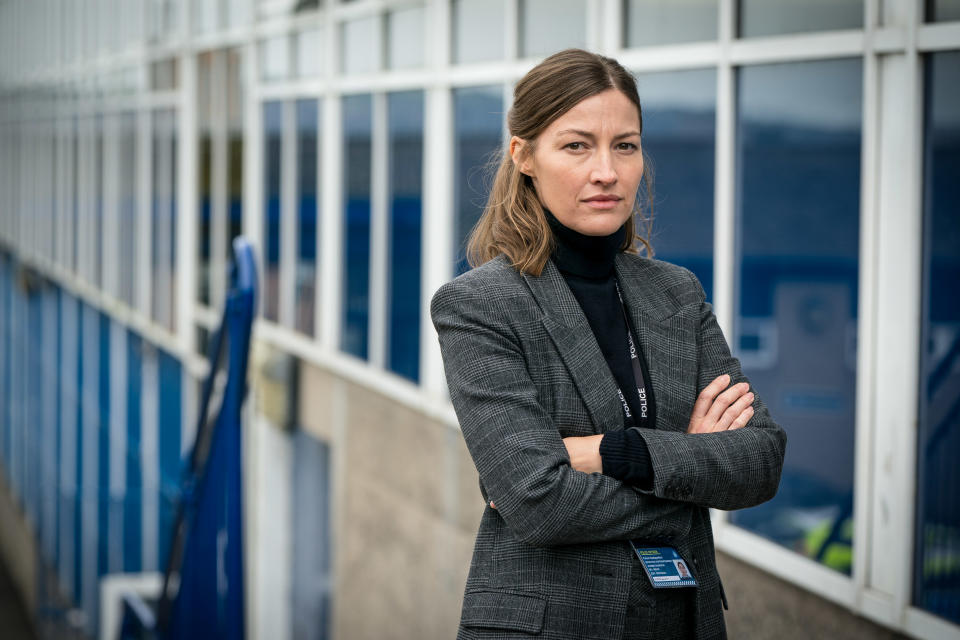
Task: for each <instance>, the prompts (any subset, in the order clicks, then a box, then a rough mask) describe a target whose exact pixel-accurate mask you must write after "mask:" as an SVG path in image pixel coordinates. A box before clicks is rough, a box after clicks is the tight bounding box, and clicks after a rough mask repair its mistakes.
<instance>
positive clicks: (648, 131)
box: [637, 69, 717, 300]
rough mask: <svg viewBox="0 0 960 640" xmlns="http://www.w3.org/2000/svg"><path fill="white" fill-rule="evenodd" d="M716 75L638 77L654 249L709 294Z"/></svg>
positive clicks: (691, 73)
mask: <svg viewBox="0 0 960 640" xmlns="http://www.w3.org/2000/svg"><path fill="white" fill-rule="evenodd" d="M716 77H717V74H716V72H715V71H714V70H712V69H705V70H695V71H676V72H668V73H645V74H641V75H639V76H638V77H637V86H638V89H639V92H640V104H641V106H642V107H643V151H644V156H645V158H646V161H647V169H646V170H647V171H648V172H652V176H653V196H654V202H653V234H652V235H653V237H652V240H653V249H654V254H655V256H656V257H657V258H659V259H662V260H667V261H668V262H673V263H675V264H679V265H683V266H684V267H686V268H688V269H690V270H691V271H693V272H694V273H695V274H696V276H697V277H698V278H699V279H700V282H702V283H703V287H704V289H705V290H706V292H707V299H708V300H709V299H712V297H713V295H712V293H713V291H712V290H713V177H714V138H715V135H714V132H715V119H716V86H717V81H716Z"/></svg>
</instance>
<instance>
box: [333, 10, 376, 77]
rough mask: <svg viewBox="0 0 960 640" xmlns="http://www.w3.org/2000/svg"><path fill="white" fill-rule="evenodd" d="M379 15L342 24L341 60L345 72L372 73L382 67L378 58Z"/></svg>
mask: <svg viewBox="0 0 960 640" xmlns="http://www.w3.org/2000/svg"><path fill="white" fill-rule="evenodd" d="M379 24H380V17H379V16H369V17H366V18H359V19H357V20H351V21H349V22H344V23H343V24H342V25H340V44H341V47H340V60H341V70H342V71H343V72H344V73H372V72H374V71H378V70H379V69H380V61H379V60H378V59H377V47H376V46H375V43H376V41H377V28H378V26H379Z"/></svg>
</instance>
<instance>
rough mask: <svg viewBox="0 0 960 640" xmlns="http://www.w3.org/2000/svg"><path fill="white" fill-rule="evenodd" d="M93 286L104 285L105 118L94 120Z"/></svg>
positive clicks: (99, 117) (100, 116) (95, 118)
mask: <svg viewBox="0 0 960 640" xmlns="http://www.w3.org/2000/svg"><path fill="white" fill-rule="evenodd" d="M92 151H93V175H92V176H91V179H92V184H91V187H92V188H93V189H92V192H93V256H92V258H93V285H94V286H97V287H99V286H100V285H101V284H102V283H103V180H104V171H103V116H102V115H100V114H97V115H96V116H95V117H94V118H93V149H92Z"/></svg>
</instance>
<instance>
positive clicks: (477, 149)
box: [453, 85, 504, 274]
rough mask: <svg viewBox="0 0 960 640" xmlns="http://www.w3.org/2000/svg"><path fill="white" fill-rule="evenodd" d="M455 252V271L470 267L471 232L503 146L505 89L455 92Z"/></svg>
mask: <svg viewBox="0 0 960 640" xmlns="http://www.w3.org/2000/svg"><path fill="white" fill-rule="evenodd" d="M453 105H454V106H453V109H454V132H455V133H454V136H455V141H454V151H453V153H454V156H453V163H454V164H453V166H454V169H453V172H454V173H453V175H454V180H455V182H454V201H455V202H456V207H457V209H456V212H457V213H456V216H457V217H456V220H455V221H454V249H455V256H456V271H457V273H458V274H460V273H463V272H464V271H466V270H467V269H469V266H468V265H467V261H466V258H465V255H466V252H465V250H466V242H467V236H468V235H469V234H470V230H471V229H473V226H474V225H475V224H477V221H478V220H479V219H480V215H481V214H482V213H483V208H484V206H486V204H487V194H488V193H489V192H490V183H491V181H492V179H493V174H494V172H495V170H496V167H495V166H491V165H492V163H494V162H497V161H498V160H499V159H500V155H499V151H500V149H501V147H502V145H503V119H504V113H503V87H501V86H500V85H493V86H489V87H470V88H466V89H454V91H453Z"/></svg>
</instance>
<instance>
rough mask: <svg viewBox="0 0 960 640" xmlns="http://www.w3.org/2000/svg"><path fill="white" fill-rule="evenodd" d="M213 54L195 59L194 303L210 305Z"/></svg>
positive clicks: (208, 53)
mask: <svg viewBox="0 0 960 640" xmlns="http://www.w3.org/2000/svg"><path fill="white" fill-rule="evenodd" d="M213 56H214V54H213V53H212V52H205V53H202V54H200V56H199V57H198V59H197V154H198V157H197V195H198V196H199V209H198V211H197V214H198V217H197V300H199V301H200V303H201V304H205V305H209V304H210V245H211V242H212V238H211V236H212V224H213V220H212V217H213V215H212V213H213V119H214V114H213V113H212V100H211V93H212V91H213V86H212V81H213Z"/></svg>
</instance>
